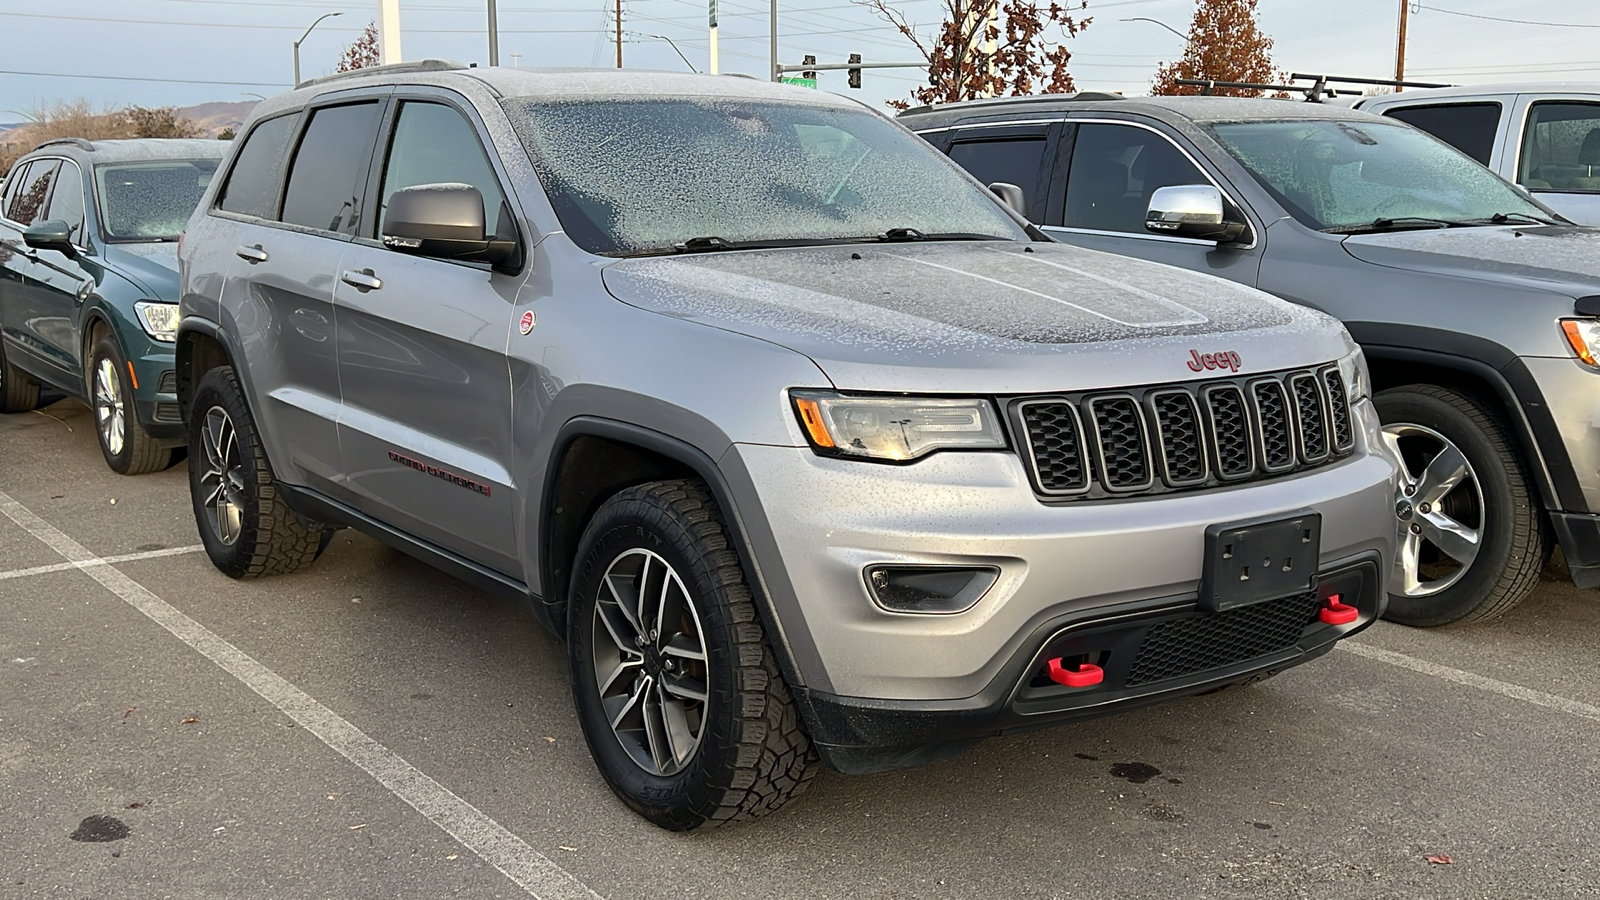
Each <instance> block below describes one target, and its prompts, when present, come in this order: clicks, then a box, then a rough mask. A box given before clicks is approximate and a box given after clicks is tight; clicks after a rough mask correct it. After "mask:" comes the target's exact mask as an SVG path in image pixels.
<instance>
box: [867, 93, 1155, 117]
mask: <svg viewBox="0 0 1600 900" xmlns="http://www.w3.org/2000/svg"><path fill="white" fill-rule="evenodd" d="M1126 99H1128V98H1127V97H1125V96H1123V95H1122V94H1114V93H1111V92H1110V91H1078V92H1076V93H1072V94H1024V95H1022V96H1020V97H979V98H977V99H975V100H957V101H955V102H954V103H939V104H934V105H929V106H913V107H911V108H910V109H904V110H901V111H900V112H898V113H896V115H897V116H911V115H917V114H919V113H925V112H931V111H933V110H936V109H937V110H946V109H957V108H959V109H975V108H981V107H985V106H1026V105H1027V104H1029V103H1057V102H1060V101H1063V100H1126Z"/></svg>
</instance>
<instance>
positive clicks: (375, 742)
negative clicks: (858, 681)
mask: <svg viewBox="0 0 1600 900" xmlns="http://www.w3.org/2000/svg"><path fill="white" fill-rule="evenodd" d="M91 429H92V424H91V421H90V417H89V413H88V411H87V410H86V409H84V408H83V407H82V406H81V405H80V404H78V403H76V402H74V401H61V402H58V403H55V404H53V405H51V406H49V407H46V408H44V409H42V410H40V411H38V412H35V413H30V414H25V415H17V416H6V417H0V672H3V673H4V675H3V677H0V687H3V689H0V791H3V796H4V797H5V798H6V800H5V801H4V802H0V810H4V811H5V814H4V815H3V816H0V847H4V848H5V849H6V850H7V851H8V852H6V853H4V854H3V855H0V897H8V898H9V897H17V898H22V897H110V896H126V897H148V898H159V897H174V898H207V900H220V898H256V897H261V898H300V897H305V898H351V897H375V898H376V897H384V898H391V897H394V898H397V897H430V898H431V897H443V896H449V897H508V898H514V897H524V896H529V895H534V896H539V897H547V898H555V897H590V896H594V895H598V896H600V897H606V898H633V897H638V898H661V897H679V896H682V897H710V898H722V897H728V898H735V897H737V898H745V897H804V898H813V897H814V898H833V897H839V898H908V897H986V898H987V897H1030V898H1031V897H1040V898H1043V897H1082V898H1143V897H1160V898H1193V897H1252V898H1276V897H1318V898H1320V897H1336V898H1344V897H1349V898H1387V897H1393V898H1422V897H1440V898H1468V897H1486V898H1558V897H1580V896H1597V895H1600V886H1597V880H1600V879H1597V869H1596V865H1595V856H1596V852H1597V851H1596V850H1595V847H1597V846H1600V814H1597V812H1596V804H1595V802H1594V799H1593V795H1594V785H1595V783H1596V781H1597V779H1600V764H1597V761H1596V760H1597V756H1596V754H1595V752H1594V751H1593V747H1594V746H1595V738H1596V736H1597V735H1600V660H1597V653H1596V650H1595V647H1596V646H1600V604H1597V603H1596V602H1595V601H1596V600H1600V595H1597V594H1596V593H1594V592H1582V591H1578V590H1576V589H1575V588H1573V587H1572V586H1571V585H1570V584H1565V583H1562V582H1559V581H1554V580H1547V581H1546V582H1545V583H1544V584H1543V585H1542V586H1541V588H1540V590H1539V591H1538V593H1537V594H1536V595H1535V596H1534V597H1533V599H1531V600H1530V601H1529V602H1527V603H1526V604H1524V605H1523V606H1522V607H1521V608H1519V609H1518V610H1516V611H1515V612H1514V613H1513V614H1512V615H1511V616H1509V617H1508V618H1507V619H1504V620H1502V621H1500V622H1499V623H1496V624H1493V625H1489V626H1478V627H1469V628H1460V629H1454V630H1443V631H1413V630H1408V629H1405V628H1401V627H1398V626H1391V625H1386V624H1380V625H1379V626H1378V627H1376V628H1374V629H1372V630H1369V631H1368V632H1367V633H1366V634H1365V635H1363V636H1362V637H1361V638H1359V639H1358V640H1357V641H1356V642H1353V643H1352V644H1351V645H1349V646H1347V647H1345V648H1342V649H1339V650H1335V651H1334V652H1333V653H1331V654H1330V655H1329V656H1327V657H1324V658H1323V659H1320V660H1317V661H1314V662H1312V663H1310V664H1308V665H1306V666H1303V667H1301V668H1299V669H1295V670H1292V671H1290V672H1288V673H1285V674H1283V675H1281V676H1279V677H1278V678H1276V679H1273V680H1271V681H1269V682H1266V683H1264V684H1261V685H1258V686H1255V687H1252V688H1248V689H1244V690H1238V691H1232V692H1227V693H1224V694H1219V695H1215V696H1210V697H1203V698H1199V699H1196V700H1192V701H1187V702H1182V703H1178V704H1169V705H1166V706H1163V707H1156V708H1153V709H1147V710H1144V711H1140V712H1136V713H1133V714H1129V715H1125V716H1122V717H1119V718H1113V719H1106V720H1100V721H1096V722H1090V723H1086V724H1081V725H1077V726H1069V727H1066V728H1061V729H1056V730H1051V731H1044V732H1035V733H1031V734H1026V735H1020V736H1015V737H1009V738H1004V739H998V740H991V741H988V742H986V743H984V744H982V745H980V746H979V747H978V748H976V749H975V750H973V751H971V752H969V753H968V754H966V755H965V756H962V757H959V758H957V759H954V760H951V761H947V762H944V763H940V764H936V765H931V766H927V767H924V768H920V769H915V770H910V771H904V772H896V773H889V774H884V775H877V776H870V777H854V778H850V777H844V776H839V775H833V774H831V773H830V774H825V775H824V776H823V777H821V778H820V779H818V780H817V781H816V782H815V783H814V784H813V786H812V787H811V789H810V790H809V792H808V793H807V794H806V795H805V796H803V797H802V798H800V799H799V800H798V801H796V802H795V803H793V804H791V805H790V806H789V807H788V808H787V809H785V810H783V811H782V812H780V813H779V814H777V815H774V816H771V817H769V818H767V819H765V820H762V821H760V822H756V823H754V824H747V825H744V826H737V827H733V828H726V829H721V830H709V831H705V832H702V833H697V834H692V835H678V834H671V833H667V832H663V831H659V830H657V829H656V828H654V827H653V826H650V825H648V824H646V823H645V822H643V821H642V820H640V819H638V818H636V817H635V816H634V815H633V814H632V813H630V812H629V811H627V810H626V809H625V808H623V807H622V805H621V804H620V803H618V802H617V801H615V800H614V799H613V797H612V796H611V794H610V792H609V791H608V790H607V789H606V787H605V785H604V784H603V783H602V782H601V780H600V778H599V777H598V775H597V774H596V772H595V769H594V766H593V764H592V763H591V762H590V760H589V755H588V752H587V750H586V748H585V746H584V743H583V739H582V736H581V735H580V734H579V731H578V726H577V723H576V720H575V718H574V715H573V712H572V708H571V703H570V700H569V697H568V692H567V687H566V679H565V675H564V671H565V666H564V660H563V653H562V650H561V648H560V646H559V645H558V644H557V643H556V642H555V641H554V640H553V639H552V638H550V637H549V636H548V635H547V634H545V633H544V632H543V631H541V630H540V628H539V627H538V626H537V625H536V624H535V623H534V622H533V621H532V620H531V619H529V618H527V617H526V616H525V615H524V614H523V613H522V612H520V611H519V610H518V609H517V608H516V607H514V606H513V605H512V604H510V603H508V602H505V601H503V600H501V599H499V598H497V597H494V596H490V595H487V594H483V593H480V592H478V591H475V590H473V589H471V588H469V587H466V586H464V585H462V584H460V583H458V582H455V581H453V580H451V579H449V578H448V577H446V576H444V575H441V574H437V573H435V572H434V571H433V570H431V569H429V568H427V567H425V566H423V565H422V564H420V563H416V562H414V561H412V560H411V559H409V558H408V557H406V556H404V555H402V554H399V553H397V552H394V551H391V550H389V549H387V548H385V547H383V546H381V545H379V544H377V543H375V542H373V541H371V540H368V539H367V538H365V537H363V536H360V535H357V534H354V533H352V532H349V531H344V532H340V533H339V535H338V537H337V539H336V541H335V543H334V544H333V546H332V547H330V549H329V550H328V552H327V554H326V555H325V556H324V557H323V558H322V560H320V561H319V562H318V563H317V564H316V565H315V566H313V567H311V568H310V569H309V570H307V571H305V572H303V573H300V574H297V575H295V576H291V577H287V578H281V579H276V580H267V581H258V582H244V583H241V582H233V581H230V580H228V579H226V578H224V577H223V576H222V575H220V574H218V573H217V572H216V571H215V570H213V569H212V567H211V565H210V564H209V563H208V562H207V561H206V558H205V556H204V554H203V553H201V552H199V548H198V543H199V540H198V536H197V534H196V532H195V526H194V522H193V519H192V514H191V511H190V507H189V500H188V491H187V474H186V469H185V467H184V465H183V464H179V465H178V466H176V467H174V468H172V469H170V470H168V471H166V472H163V473H160V474H157V475H150V476H144V477H138V478H125V477H121V476H118V475H115V474H113V473H112V472H110V471H109V470H108V469H106V468H105V466H104V464H103V462H102V460H101V458H100V454H99V451H98V450H97V448H96V446H95V441H94V436H93V433H92V430H91ZM108 839H109V840H108ZM1430 857H1433V861H1430V859H1429V858H1430ZM591 892H592V893H591Z"/></svg>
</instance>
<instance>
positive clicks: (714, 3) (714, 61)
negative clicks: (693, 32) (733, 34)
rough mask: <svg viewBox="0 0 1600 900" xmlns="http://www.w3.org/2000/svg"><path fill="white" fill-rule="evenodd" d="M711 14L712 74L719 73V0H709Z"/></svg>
mask: <svg viewBox="0 0 1600 900" xmlns="http://www.w3.org/2000/svg"><path fill="white" fill-rule="evenodd" d="M708 11H709V12H710V14H711V74H713V75H715V74H717V0H709V9H708Z"/></svg>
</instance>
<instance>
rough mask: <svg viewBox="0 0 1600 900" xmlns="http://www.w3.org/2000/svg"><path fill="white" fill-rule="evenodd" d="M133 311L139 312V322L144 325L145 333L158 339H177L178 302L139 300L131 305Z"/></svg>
mask: <svg viewBox="0 0 1600 900" xmlns="http://www.w3.org/2000/svg"><path fill="white" fill-rule="evenodd" d="M133 311H134V312H136V313H138V314H139V324H140V325H142V326H144V333H145V334H148V335H150V336H151V337H153V338H155V339H156V340H158V341H167V342H172V341H176V340H177V339H178V304H176V303H147V302H145V301H140V302H138V303H135V304H134V305H133Z"/></svg>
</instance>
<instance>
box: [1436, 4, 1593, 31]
mask: <svg viewBox="0 0 1600 900" xmlns="http://www.w3.org/2000/svg"><path fill="white" fill-rule="evenodd" d="M1418 5H1419V6H1420V4H1418ZM1422 8H1423V9H1425V10H1428V11H1429V12H1436V13H1444V14H1445V15H1447V16H1463V17H1465V18H1468V19H1486V20H1488V21H1490V22H1509V23H1511V24H1512V25H1543V26H1546V27H1549V28H1600V25H1585V24H1580V23H1577V22H1534V21H1531V20H1529V19H1507V18H1505V17H1503V16H1485V15H1481V14H1479V13H1469V12H1461V11H1460V10H1457V9H1442V8H1440V7H1437V6H1423V7H1422Z"/></svg>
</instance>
